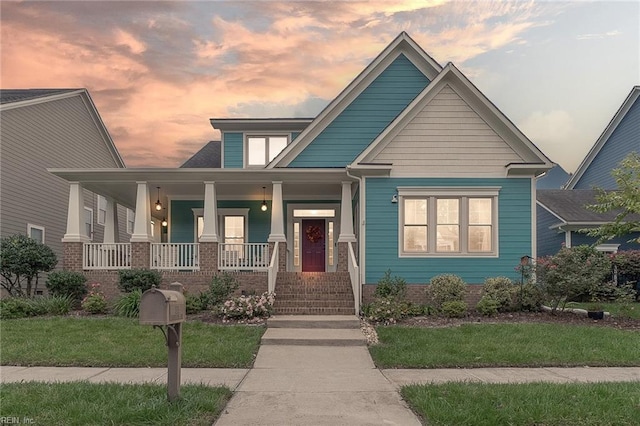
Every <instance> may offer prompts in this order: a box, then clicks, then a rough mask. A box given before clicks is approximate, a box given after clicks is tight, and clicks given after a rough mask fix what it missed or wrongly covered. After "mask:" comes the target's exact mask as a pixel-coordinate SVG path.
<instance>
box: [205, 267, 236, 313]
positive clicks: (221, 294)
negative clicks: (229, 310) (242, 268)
mask: <svg viewBox="0 0 640 426" xmlns="http://www.w3.org/2000/svg"><path fill="white" fill-rule="evenodd" d="M238 287H240V284H239V283H238V280H237V279H236V278H235V277H234V276H233V275H231V274H229V273H228V272H223V273H222V274H218V275H216V276H214V277H213V279H212V280H211V283H210V284H209V290H208V291H207V292H206V293H204V294H203V296H202V300H203V308H204V309H207V308H214V307H216V306H219V305H221V304H222V302H224V301H225V300H227V299H229V296H231V293H233V292H234V291H235V290H237V289H238Z"/></svg>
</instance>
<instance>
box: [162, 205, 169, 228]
mask: <svg viewBox="0 0 640 426" xmlns="http://www.w3.org/2000/svg"><path fill="white" fill-rule="evenodd" d="M166 210H167V209H166V208H165V211H166ZM167 225H168V223H167V215H166V213H165V214H164V215H162V227H163V228H166V227H167Z"/></svg>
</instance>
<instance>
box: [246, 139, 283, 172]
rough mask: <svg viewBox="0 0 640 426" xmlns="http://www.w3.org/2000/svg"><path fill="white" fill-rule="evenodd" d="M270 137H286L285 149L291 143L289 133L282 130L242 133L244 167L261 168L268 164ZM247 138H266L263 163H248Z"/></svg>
mask: <svg viewBox="0 0 640 426" xmlns="http://www.w3.org/2000/svg"><path fill="white" fill-rule="evenodd" d="M272 137H282V138H287V144H286V145H285V149H286V147H287V146H289V144H290V143H291V133H282V132H260V133H245V135H244V143H243V154H244V155H243V161H244V168H245V169H256V168H258V169H261V168H264V167H266V166H267V164H269V138H272ZM249 138H266V145H265V153H264V161H265V163H264V164H253V165H249Z"/></svg>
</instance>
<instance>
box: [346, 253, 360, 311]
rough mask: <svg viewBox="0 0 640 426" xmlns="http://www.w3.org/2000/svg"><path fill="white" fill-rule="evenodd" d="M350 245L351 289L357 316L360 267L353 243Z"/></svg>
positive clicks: (358, 309)
mask: <svg viewBox="0 0 640 426" xmlns="http://www.w3.org/2000/svg"><path fill="white" fill-rule="evenodd" d="M348 244H349V275H350V277H351V288H352V289H353V302H354V305H355V308H356V315H359V314H360V289H361V288H362V286H361V285H360V267H359V266H358V261H357V260H356V254H355V252H354V251H353V243H348Z"/></svg>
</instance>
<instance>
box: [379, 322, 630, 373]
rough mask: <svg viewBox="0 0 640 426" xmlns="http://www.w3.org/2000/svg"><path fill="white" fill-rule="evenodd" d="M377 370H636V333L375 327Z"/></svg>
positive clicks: (541, 327)
mask: <svg viewBox="0 0 640 426" xmlns="http://www.w3.org/2000/svg"><path fill="white" fill-rule="evenodd" d="M376 330H377V332H378V339H379V341H380V344H378V345H374V346H371V347H370V348H369V351H370V353H371V356H372V357H373V360H374V362H375V364H376V365H377V366H378V367H380V368H458V367H460V368H473V367H543V366H566V367H569V366H584V365H589V366H639V365H640V357H639V356H638V354H640V332H637V331H627V330H618V329H614V328H609V327H591V326H576V325H562V324H465V325H462V326H460V327H447V328H423V327H403V326H387V327H377V328H376Z"/></svg>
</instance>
